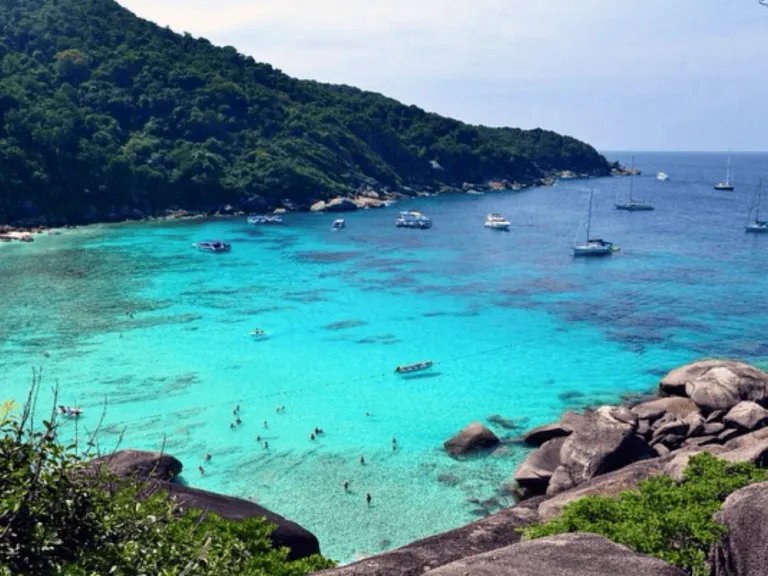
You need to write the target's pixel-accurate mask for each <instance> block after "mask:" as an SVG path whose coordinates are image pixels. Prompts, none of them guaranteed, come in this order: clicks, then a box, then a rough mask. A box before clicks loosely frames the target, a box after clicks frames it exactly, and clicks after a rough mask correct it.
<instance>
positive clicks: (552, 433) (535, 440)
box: [523, 412, 586, 446]
mask: <svg viewBox="0 0 768 576" xmlns="http://www.w3.org/2000/svg"><path fill="white" fill-rule="evenodd" d="M585 422H586V418H585V417H584V416H583V415H581V414H576V413H575V412H566V413H565V414H563V416H562V417H561V418H560V421H559V422H556V423H555V424H546V425H544V426H539V427H538V428H534V429H533V430H529V431H528V432H526V433H525V435H523V440H525V443H526V444H529V445H531V446H541V445H542V444H544V442H547V441H549V440H552V439H553V438H559V437H561V436H569V435H570V434H571V433H572V432H573V431H574V430H576V429H577V428H578V427H579V426H581V425H583V424H584V423H585Z"/></svg>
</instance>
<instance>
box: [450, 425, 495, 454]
mask: <svg viewBox="0 0 768 576" xmlns="http://www.w3.org/2000/svg"><path fill="white" fill-rule="evenodd" d="M498 443H499V438H498V437H497V436H496V434H494V433H493V432H491V431H490V430H488V428H486V427H485V426H483V425H482V424H480V423H479V422H474V423H472V424H470V425H469V426H467V427H466V428H464V430H462V431H461V432H459V433H458V434H457V435H456V436H454V437H453V438H451V439H450V440H447V441H446V442H445V443H444V444H443V447H444V448H445V449H446V450H447V451H448V453H449V454H451V455H452V456H459V455H462V454H468V453H470V452H474V451H476V450H482V449H487V448H493V447H494V446H496V445H497V444H498Z"/></svg>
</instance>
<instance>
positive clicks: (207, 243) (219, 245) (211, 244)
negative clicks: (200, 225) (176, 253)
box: [193, 240, 232, 254]
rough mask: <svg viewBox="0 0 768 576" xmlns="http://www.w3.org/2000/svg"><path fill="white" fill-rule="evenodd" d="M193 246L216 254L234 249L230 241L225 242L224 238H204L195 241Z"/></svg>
mask: <svg viewBox="0 0 768 576" xmlns="http://www.w3.org/2000/svg"><path fill="white" fill-rule="evenodd" d="M193 246H195V248H197V249H199V250H202V251H203V252H211V253H214V254H220V253H222V252H229V251H230V250H232V246H230V245H229V242H224V241H223V240H203V241H202V242H195V243H194V244H193Z"/></svg>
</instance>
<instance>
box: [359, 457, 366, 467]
mask: <svg viewBox="0 0 768 576" xmlns="http://www.w3.org/2000/svg"><path fill="white" fill-rule="evenodd" d="M360 464H362V465H363V466H365V456H360Z"/></svg>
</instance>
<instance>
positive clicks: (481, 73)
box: [118, 0, 768, 151]
mask: <svg viewBox="0 0 768 576" xmlns="http://www.w3.org/2000/svg"><path fill="white" fill-rule="evenodd" d="M118 1H119V2H120V4H122V5H123V6H125V7H126V8H128V9H129V10H131V11H133V12H134V13H136V14H137V15H139V16H141V17H143V18H146V19H148V20H152V21H154V22H157V23H158V24H161V25H163V26H170V27H171V28H172V29H173V30H175V31H177V32H189V33H191V34H192V35H194V36H202V37H205V38H208V39H209V40H210V41H211V42H213V43H214V44H217V45H231V46H234V47H235V48H237V49H238V50H239V51H240V52H243V53H245V54H248V55H250V56H253V58H254V59H256V60H257V61H260V62H268V63H270V64H272V65H273V66H275V67H276V68H279V69H281V70H282V71H284V72H285V73H287V74H290V75H292V76H296V77H299V78H311V79H314V80H319V81H322V82H331V83H337V84H349V85H352V86H358V87H360V88H363V89H366V90H373V91H375V92H381V93H383V94H386V95H387V96H391V97H393V98H396V99H398V100H400V101H402V102H405V103H407V104H416V105H417V106H420V107H421V108H424V109H426V110H429V111H432V112H437V113H439V114H443V115H446V116H451V117H454V118H458V119H459V120H463V121H465V122H470V123H473V124H485V125H489V126H519V127H522V128H536V127H541V128H546V129H550V130H555V131H557V132H561V133H565V134H569V135H571V136H574V137H577V138H579V139H582V140H585V141H587V142H589V143H590V144H592V145H594V146H595V147H596V148H598V149H600V150H688V151H703V150H712V151H725V150H731V151H765V150H768V114H766V113H765V110H766V107H768V98H767V97H766V96H768V74H766V72H767V71H768V6H766V7H764V6H761V5H760V4H759V2H758V0H216V1H215V2H211V1H210V0H118Z"/></svg>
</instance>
